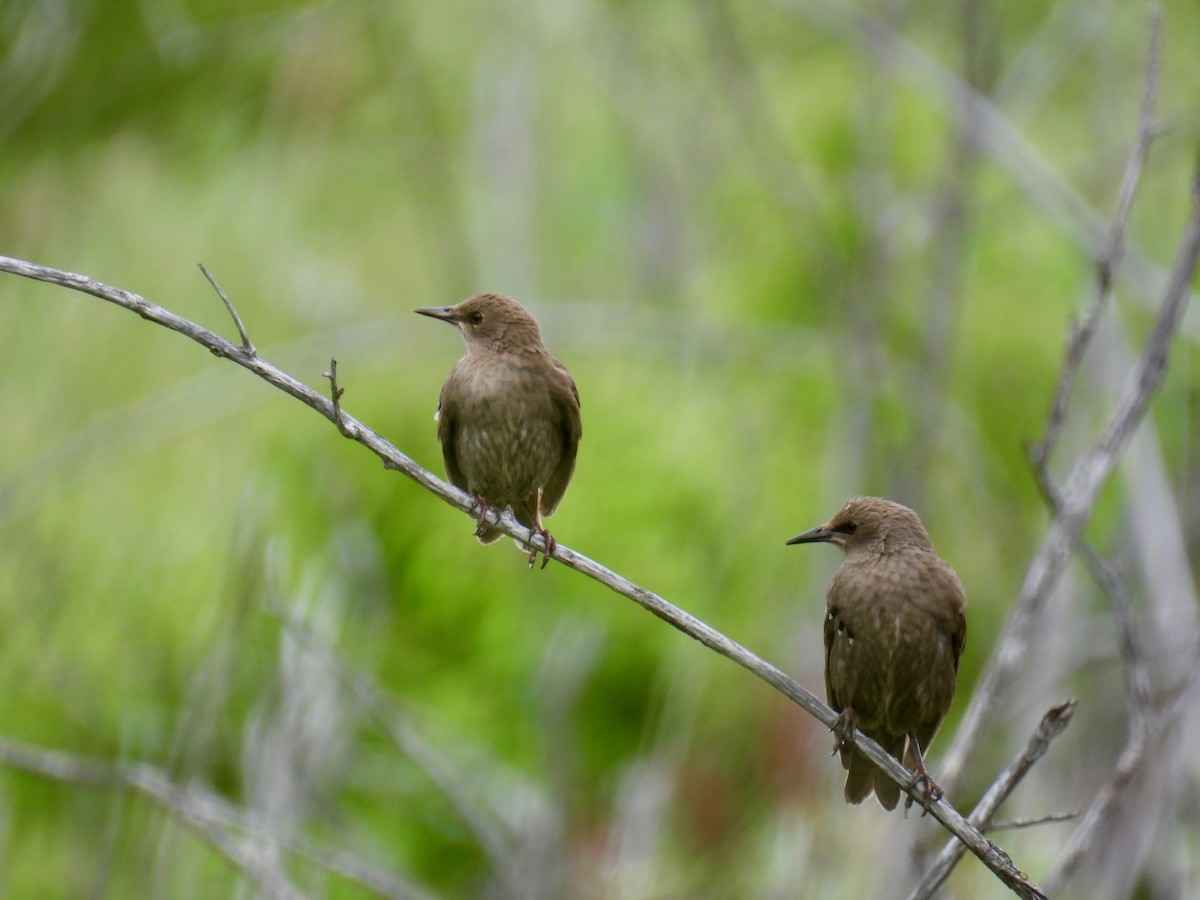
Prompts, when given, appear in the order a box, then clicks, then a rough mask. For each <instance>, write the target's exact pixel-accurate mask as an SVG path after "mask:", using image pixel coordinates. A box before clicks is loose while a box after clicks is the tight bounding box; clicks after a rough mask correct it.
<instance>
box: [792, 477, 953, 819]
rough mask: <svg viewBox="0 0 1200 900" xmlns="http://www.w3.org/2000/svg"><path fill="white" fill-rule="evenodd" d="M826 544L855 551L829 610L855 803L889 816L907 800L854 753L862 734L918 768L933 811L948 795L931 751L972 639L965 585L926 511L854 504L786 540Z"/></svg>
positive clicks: (829, 665)
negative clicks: (924, 518) (869, 802)
mask: <svg viewBox="0 0 1200 900" xmlns="http://www.w3.org/2000/svg"><path fill="white" fill-rule="evenodd" d="M818 541H824V542H828V543H831V544H837V545H838V546H839V547H841V548H842V550H844V551H845V553H846V561H845V562H843V563H842V565H841V568H839V569H838V570H837V574H836V575H834V577H833V581H832V583H831V584H830V585H829V593H828V595H827V602H826V608H825V692H826V696H827V698H828V700H829V705H830V706H832V707H833V709H834V710H835V711H837V712H838V713H839V715H838V718H837V721H836V723H835V724H834V728H833V731H834V734H835V736H836V737H837V738H838V742H837V745H836V747H835V750H834V752H835V753H837V752H840V754H841V758H842V766H843V767H844V768H845V769H847V770H848V772H849V774H848V775H847V776H846V788H845V796H846V802H847V803H861V802H862V801H863V800H865V799H866V798H867V797H868V796H869V795H870V793H871V791H872V789H873V790H874V791H875V796H876V797H877V798H878V799H879V802H880V803H881V804H882V805H883V807H884V808H885V809H895V808H896V802H897V801H898V800H899V799H900V787H899V786H898V785H897V784H896V783H895V782H894V781H892V780H891V778H889V777H888V776H887V775H886V774H884V772H883V770H882V769H879V768H877V767H876V766H875V765H874V764H873V763H872V762H870V760H868V759H867V758H866V757H865V756H863V755H862V754H861V753H859V752H858V750H856V749H855V748H854V745H853V744H852V743H851V740H850V739H851V737H852V736H853V734H854V730H855V729H856V728H857V729H858V730H860V731H862V732H863V734H866V735H867V736H868V737H871V738H874V739H875V740H876V741H877V742H878V743H879V744H880V746H882V747H883V749H884V750H886V751H887V752H888V753H890V754H891V755H892V756H894V757H896V758H897V759H898V760H900V761H901V762H903V763H904V764H905V765H906V766H908V767H909V768H911V769H913V770H914V771H915V773H916V776H915V777H914V779H913V782H912V784H913V786H920V787H921V790H922V792H923V794H924V802H923V803H922V805H923V806H924V807H925V810H926V811H928V809H929V806H930V804H931V803H932V802H933V801H934V800H935V799H936V798H937V797H940V796H941V795H942V789H941V788H940V787H939V786H938V785H937V783H936V782H935V781H934V780H933V779H932V778H931V777H930V776H929V772H928V771H926V769H925V761H924V754H925V752H926V751H927V750H928V749H929V743H930V741H932V740H933V736H934V735H935V734H936V733H937V730H938V727H939V726H940V725H941V724H942V719H944V718H945V716H946V712H947V710H949V709H950V701H951V700H952V699H953V698H954V683H955V679H956V676H957V674H958V659H959V657H960V656H961V655H962V651H963V643H964V641H965V640H966V636H967V620H966V614H965V609H966V603H967V599H966V595H965V594H964V593H963V588H962V584H961V582H959V580H958V576H957V575H956V574H955V573H954V570H953V569H952V568H950V566H949V565H947V564H946V563H945V562H944V561H943V560H941V559H940V558H938V555H937V554H936V553H935V552H934V549H933V543H932V542H931V541H930V540H929V535H928V534H927V533H926V531H925V526H923V525H922V524H921V520H920V519H919V518H917V514H916V513H915V512H913V511H912V510H911V509H909V508H908V507H907V506H901V505H900V504H899V503H893V502H892V501H891V500H884V499H881V498H879V497H855V498H854V499H852V500H849V501H847V503H846V505H845V506H843V507H842V508H841V509H840V510H838V511H837V513H835V514H834V516H833V518H832V519H830V520H829V521H828V522H826V523H825V524H824V525H821V526H820V527H819V528H814V529H812V530H811V531H806V532H804V533H803V534H798V535H796V536H795V537H794V538H792V539H790V540H789V541H787V543H788V544H809V543H815V542H818ZM906 747H907V750H906ZM911 803H912V799H911V798H910V799H909V800H908V802H907V803H906V804H905V808H907V807H908V806H909V805H910V804H911Z"/></svg>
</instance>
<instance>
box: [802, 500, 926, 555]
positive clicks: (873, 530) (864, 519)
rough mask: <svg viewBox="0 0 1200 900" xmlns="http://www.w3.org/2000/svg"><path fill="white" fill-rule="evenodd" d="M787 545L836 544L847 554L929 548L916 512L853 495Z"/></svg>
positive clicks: (886, 501)
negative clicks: (823, 522) (814, 526)
mask: <svg viewBox="0 0 1200 900" xmlns="http://www.w3.org/2000/svg"><path fill="white" fill-rule="evenodd" d="M786 543H788V544H815V543H828V544H836V545H837V546H839V547H841V548H842V550H844V551H845V552H846V555H847V556H851V555H853V554H855V553H858V552H871V553H888V552H891V551H894V550H897V549H901V548H912V549H920V550H929V551H932V550H933V543H932V542H931V541H930V540H929V535H928V534H927V533H926V531H925V526H924V525H922V524H921V520H920V519H919V518H918V517H917V514H916V513H915V512H913V511H912V510H911V509H909V508H908V507H907V506H901V505H900V504H899V503H894V502H892V501H891V500H885V499H883V498H882V497H854V498H853V499H851V500H848V501H846V505H845V506H843V507H842V508H841V509H839V510H838V511H837V512H836V513H834V514H833V518H832V519H830V520H829V521H828V522H826V523H825V524H824V525H819V526H817V527H816V528H813V529H811V530H809V531H805V532H801V533H800V534H798V535H796V536H795V537H793V538H790V539H788V541H787V542H786Z"/></svg>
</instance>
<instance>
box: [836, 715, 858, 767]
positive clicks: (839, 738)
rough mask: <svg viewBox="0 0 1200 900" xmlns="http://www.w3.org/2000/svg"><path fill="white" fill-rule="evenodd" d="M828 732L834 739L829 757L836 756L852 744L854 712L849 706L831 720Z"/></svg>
mask: <svg viewBox="0 0 1200 900" xmlns="http://www.w3.org/2000/svg"><path fill="white" fill-rule="evenodd" d="M829 730H830V731H831V732H833V736H834V738H835V739H836V740H835V742H834V745H833V753H831V754H830V756H837V755H838V754H839V753H841V752H842V751H843V750H845V749H846V748H847V747H849V746H850V745H851V744H852V743H853V742H854V732H855V731H856V730H857V729H856V727H855V724H854V710H853V709H852V708H851V707H849V706H847V707H846V708H845V709H843V710H842V711H841V712H840V713H838V717H837V718H836V719H834V720H833V726H832V727H831V728H830V729H829Z"/></svg>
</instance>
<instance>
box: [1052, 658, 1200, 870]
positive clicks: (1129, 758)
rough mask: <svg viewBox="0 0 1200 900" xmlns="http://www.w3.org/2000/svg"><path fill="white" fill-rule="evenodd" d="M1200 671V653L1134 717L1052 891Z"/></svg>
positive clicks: (1109, 810)
mask: <svg viewBox="0 0 1200 900" xmlns="http://www.w3.org/2000/svg"><path fill="white" fill-rule="evenodd" d="M1198 675H1200V655H1197V656H1196V657H1195V658H1194V659H1193V660H1192V664H1191V666H1190V667H1189V669H1188V672H1187V674H1186V675H1185V676H1184V678H1183V679H1182V680H1181V681H1180V683H1179V684H1178V686H1177V687H1176V688H1175V689H1174V690H1173V691H1172V692H1171V694H1170V696H1169V697H1168V698H1167V700H1166V701H1165V702H1164V703H1162V704H1161V705H1160V706H1159V707H1158V708H1157V709H1156V710H1154V711H1153V713H1151V714H1148V715H1143V716H1138V717H1136V718H1134V719H1132V720H1131V721H1130V728H1129V737H1128V739H1127V740H1126V742H1125V748H1124V749H1123V750H1122V751H1121V756H1120V758H1119V759H1118V760H1117V764H1116V765H1115V766H1114V767H1113V771H1112V774H1111V775H1110V776H1109V779H1108V781H1107V783H1105V785H1104V787H1103V789H1101V791H1100V793H1099V794H1097V795H1096V797H1095V799H1094V800H1093V801H1092V805H1091V806H1090V807H1089V808H1088V811H1087V813H1085V814H1084V817H1083V821H1082V822H1080V823H1079V827H1078V828H1077V829H1075V833H1074V834H1072V835H1071V839H1070V840H1069V841H1067V846H1066V848H1064V850H1063V852H1062V856H1061V857H1060V858H1059V860H1058V865H1057V866H1056V867H1055V869H1054V871H1053V872H1052V873H1051V874H1050V878H1049V882H1048V885H1047V887H1048V889H1049V890H1050V891H1051V893H1058V892H1059V891H1061V890H1062V887H1063V885H1064V884H1066V882H1067V881H1068V880H1069V879H1070V878H1071V876H1072V875H1074V874H1075V871H1076V870H1077V869H1078V868H1079V864H1080V863H1081V862H1082V861H1083V858H1084V857H1085V856H1086V855H1087V852H1088V850H1089V849H1091V847H1092V844H1093V842H1094V841H1095V840H1096V838H1097V837H1098V835H1099V832H1100V826H1101V825H1103V824H1104V822H1105V821H1106V820H1107V819H1108V818H1109V817H1110V816H1112V815H1113V814H1114V813H1115V811H1116V807H1117V803H1118V802H1119V801H1120V799H1121V797H1122V796H1123V795H1124V793H1125V790H1126V788H1128V787H1129V785H1130V783H1131V782H1132V781H1133V776H1134V775H1135V774H1136V773H1137V772H1138V770H1139V769H1140V768H1141V767H1142V766H1143V764H1144V763H1145V762H1146V757H1147V754H1148V753H1149V752H1150V750H1151V749H1152V748H1153V746H1154V744H1155V742H1156V741H1157V740H1158V739H1159V738H1161V737H1162V735H1163V734H1164V733H1165V732H1166V730H1167V728H1168V727H1169V726H1170V725H1171V724H1172V723H1173V722H1174V721H1175V719H1176V716H1177V715H1178V714H1179V708H1180V706H1181V705H1182V703H1183V700H1184V699H1185V698H1186V696H1187V694H1188V691H1190V690H1191V688H1192V685H1193V684H1194V683H1195V681H1196V678H1197V676H1198Z"/></svg>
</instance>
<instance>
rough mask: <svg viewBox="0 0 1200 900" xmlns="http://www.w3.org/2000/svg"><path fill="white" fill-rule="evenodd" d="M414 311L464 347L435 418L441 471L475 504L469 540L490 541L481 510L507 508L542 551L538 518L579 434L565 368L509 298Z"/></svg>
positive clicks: (560, 485)
mask: <svg viewBox="0 0 1200 900" xmlns="http://www.w3.org/2000/svg"><path fill="white" fill-rule="evenodd" d="M416 312H418V313H421V314H422V315H427V316H431V317H433V318H437V319H441V320H443V321H446V322H450V323H451V324H453V325H455V326H456V327H457V328H458V330H459V333H460V334H462V337H463V340H464V342H465V343H466V346H467V352H466V354H465V355H464V356H463V357H462V358H461V359H459V361H458V363H457V364H456V365H455V366H454V369H453V370H452V371H451V372H450V376H449V377H448V378H447V379H446V383H445V384H444V385H443V386H442V392H441V396H440V398H439V400H438V409H437V414H436V419H437V423H438V429H437V431H438V440H439V441H440V442H441V445H442V458H443V461H444V462H445V466H446V477H447V478H449V479H450V481H451V482H452V483H453V484H455V485H457V486H458V487H460V488H462V489H463V490H465V491H467V492H469V493H470V494H472V495H474V496H475V497H476V498H477V499H478V500H479V501H481V509H480V519H479V527H478V528H477V529H476V536H477V537H478V538H479V540H480V541H481V542H483V543H485V544H489V543H491V542H492V541H495V540H497V539H499V538H500V537H501V532H500V531H498V530H497V529H495V528H493V527H491V526H489V525H487V524H486V523H485V522H484V516H485V514H486V508H487V507H489V506H491V507H497V508H500V509H503V508H504V507H506V506H511V507H512V509H513V513H514V514H515V515H516V517H517V519H518V520H519V521H520V522H521V523H522V524H524V525H525V526H527V527H528V528H531V529H534V530H535V531H537V532H540V533H542V534H543V535H544V537H545V539H546V542H547V544H548V545H550V546H551V547H552V546H553V538H552V537H551V536H550V534H549V532H547V531H546V530H545V528H543V527H542V523H541V516H549V515H550V514H552V513H553V512H554V510H555V509H556V508H557V507H558V504H559V502H560V501H561V500H562V497H563V493H564V492H565V491H566V489H567V484H568V483H569V482H570V480H571V475H572V474H573V473H574V471H575V456H576V450H577V448H578V445H579V439H580V437H581V435H582V433H583V425H582V420H581V419H580V414H579V392H578V390H577V389H576V387H575V382H574V380H573V379H572V378H571V375H570V373H569V372H567V369H566V367H565V366H564V365H563V364H562V363H561V362H559V361H558V360H557V359H555V358H554V357H553V356H551V355H550V353H549V351H548V350H546V347H545V345H544V344H543V343H542V335H541V330H540V329H539V328H538V324H537V320H535V319H534V318H533V316H532V315H530V314H529V312H528V311H527V310H526V309H525V307H523V306H522V305H521V304H520V303H518V302H517V301H516V300H513V299H512V298H511V297H505V296H503V295H501V294H477V295H475V296H474V297H470V298H469V299H467V300H464V301H463V302H462V303H459V304H458V305H456V306H449V307H434V308H427V309H418V310H416ZM532 562H533V556H532V554H531V556H530V564H531V565H532ZM542 564H543V565H545V562H544V561H543V563H542Z"/></svg>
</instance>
